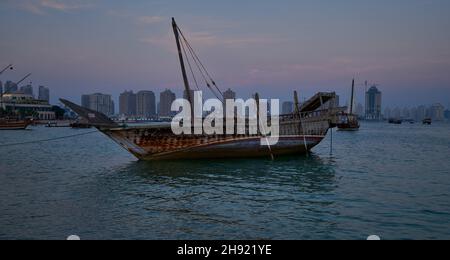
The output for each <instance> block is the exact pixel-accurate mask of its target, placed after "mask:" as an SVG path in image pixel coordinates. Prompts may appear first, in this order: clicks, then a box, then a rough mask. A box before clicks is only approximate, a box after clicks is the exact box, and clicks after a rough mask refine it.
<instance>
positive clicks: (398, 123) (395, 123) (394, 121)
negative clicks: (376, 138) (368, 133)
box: [389, 118, 403, 125]
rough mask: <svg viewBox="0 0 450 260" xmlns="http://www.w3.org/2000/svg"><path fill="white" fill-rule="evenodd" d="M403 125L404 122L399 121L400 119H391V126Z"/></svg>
mask: <svg viewBox="0 0 450 260" xmlns="http://www.w3.org/2000/svg"><path fill="white" fill-rule="evenodd" d="M402 123H403V120H401V119H398V118H390V119H389V124H394V125H401V124H402Z"/></svg>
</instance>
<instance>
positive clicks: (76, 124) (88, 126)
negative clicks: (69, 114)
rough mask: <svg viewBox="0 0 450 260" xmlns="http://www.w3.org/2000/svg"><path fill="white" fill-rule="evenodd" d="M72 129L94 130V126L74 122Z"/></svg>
mask: <svg viewBox="0 0 450 260" xmlns="http://www.w3.org/2000/svg"><path fill="white" fill-rule="evenodd" d="M70 127H72V128H76V129H87V128H92V125H90V124H87V123H80V122H74V123H72V124H70Z"/></svg>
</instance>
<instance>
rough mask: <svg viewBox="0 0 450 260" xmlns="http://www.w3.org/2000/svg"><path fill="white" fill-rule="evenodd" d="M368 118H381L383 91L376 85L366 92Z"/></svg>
mask: <svg viewBox="0 0 450 260" xmlns="http://www.w3.org/2000/svg"><path fill="white" fill-rule="evenodd" d="M366 119H367V120H381V119H382V117H381V92H380V91H379V90H378V88H377V87H376V86H373V87H371V88H370V89H369V90H368V91H367V92H366Z"/></svg>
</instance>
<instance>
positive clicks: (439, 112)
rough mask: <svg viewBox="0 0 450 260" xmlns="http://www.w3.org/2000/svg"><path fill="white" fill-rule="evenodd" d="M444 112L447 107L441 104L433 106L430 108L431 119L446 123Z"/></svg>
mask: <svg viewBox="0 0 450 260" xmlns="http://www.w3.org/2000/svg"><path fill="white" fill-rule="evenodd" d="M444 110H445V107H444V106H443V105H441V104H439V103H436V104H434V105H432V106H431V108H430V113H431V115H430V116H431V118H432V119H433V120H434V121H444Z"/></svg>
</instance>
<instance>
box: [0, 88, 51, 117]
mask: <svg viewBox="0 0 450 260" xmlns="http://www.w3.org/2000/svg"><path fill="white" fill-rule="evenodd" d="M0 107H1V108H2V109H3V110H4V111H7V112H10V113H14V114H18V115H20V116H22V117H33V118H35V119H38V120H54V119H55V117H56V115H55V112H53V109H52V106H51V105H50V104H49V103H48V102H46V101H42V100H36V99H34V98H33V96H32V95H29V94H22V93H8V94H3V96H2V98H1V100H0Z"/></svg>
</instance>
